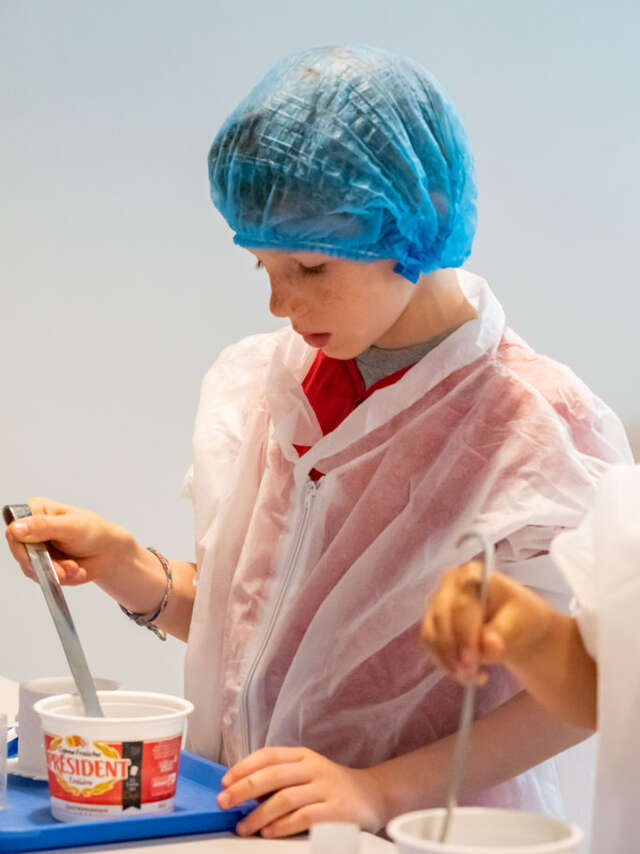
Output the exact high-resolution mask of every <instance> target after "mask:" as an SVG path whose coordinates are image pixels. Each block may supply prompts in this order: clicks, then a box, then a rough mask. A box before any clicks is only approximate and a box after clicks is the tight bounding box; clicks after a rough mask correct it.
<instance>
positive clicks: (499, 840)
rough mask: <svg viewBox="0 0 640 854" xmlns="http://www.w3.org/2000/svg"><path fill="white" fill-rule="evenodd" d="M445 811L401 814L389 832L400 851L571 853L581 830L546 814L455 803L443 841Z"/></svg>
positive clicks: (421, 853)
mask: <svg viewBox="0 0 640 854" xmlns="http://www.w3.org/2000/svg"><path fill="white" fill-rule="evenodd" d="M445 813H446V810H444V809H431V810H419V811H418V812H409V813H405V814H404V815H399V816H398V817H397V818H394V819H393V820H392V821H390V822H389V824H388V825H387V833H388V834H389V836H390V837H391V839H393V841H394V842H395V844H396V848H397V849H398V851H399V852H400V854H570V852H576V851H577V850H578V845H579V844H580V842H581V840H582V835H583V834H582V831H581V830H580V828H579V827H577V826H576V825H575V824H569V823H568V822H566V821H560V819H556V818H552V817H551V816H548V815H543V814H542V813H535V812H522V811H520V810H507V809H493V808H489V807H457V808H456V810H455V812H454V815H453V817H452V819H451V828H450V833H449V837H448V839H447V842H446V843H440V842H437V841H435V840H437V838H438V836H439V833H440V829H441V827H442V822H443V820H444V816H445Z"/></svg>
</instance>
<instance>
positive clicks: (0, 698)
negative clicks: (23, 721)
mask: <svg viewBox="0 0 640 854" xmlns="http://www.w3.org/2000/svg"><path fill="white" fill-rule="evenodd" d="M0 711H1V712H6V714H7V717H8V718H9V722H10V723H11V722H12V721H13V720H14V719H15V717H16V714H17V712H18V683H17V682H13V681H11V680H10V679H5V678H4V677H3V676H0ZM310 848H311V846H310V845H309V841H308V839H307V838H306V837H304V838H302V837H296V838H293V839H260V838H259V837H252V838H251V839H240V837H237V836H234V835H233V834H232V833H202V834H200V833H198V834H193V835H190V836H167V837H162V838H159V839H140V840H135V841H130V842H118V843H113V842H112V843H109V844H106V845H83V846H74V847H73V848H56V852H57V854H83V852H85V854H87V852H96V854H101V852H102V854H104V852H106V851H118V852H120V854H151V852H154V854H200V852H205V851H206V852H208V854H222V852H227V851H228V852H229V854H260V852H264V854H309V851H310ZM393 852H395V846H394V845H393V844H392V843H391V842H386V841H385V840H384V839H380V838H379V837H377V836H374V835H373V834H371V833H361V834H360V848H359V854H393Z"/></svg>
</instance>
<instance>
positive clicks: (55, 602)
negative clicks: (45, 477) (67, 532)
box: [2, 504, 104, 718]
mask: <svg viewBox="0 0 640 854" xmlns="http://www.w3.org/2000/svg"><path fill="white" fill-rule="evenodd" d="M2 515H3V516H4V521H5V522H6V523H7V525H9V524H11V522H15V520H16V519H24V518H25V517H26V516H31V508H30V507H29V505H28V504H7V505H6V506H5V507H3V509H2ZM24 546H25V548H26V550H27V554H28V555H29V559H30V560H31V566H32V567H33V571H34V572H35V574H36V576H37V578H38V581H39V582H40V587H41V588H42V593H43V594H44V598H45V601H46V603H47V606H48V607H49V611H50V612H51V616H52V617H53V622H54V625H55V627H56V629H57V632H58V636H59V638H60V641H61V642H62V648H63V649H64V654H65V655H66V657H67V661H68V662H69V667H70V669H71V674H72V675H73V678H74V679H75V682H76V686H77V688H78V692H79V693H80V699H81V700H82V705H83V706H84V710H85V714H86V715H87V716H89V717H93V718H103V717H104V712H103V711H102V706H101V705H100V701H99V700H98V695H97V693H96V686H95V685H94V683H93V678H92V676H91V672H90V671H89V665H88V664H87V658H86V656H85V654H84V650H83V648H82V644H81V643H80V638H79V637H78V632H77V631H76V627H75V625H74V623H73V619H72V618H71V612H70V611H69V606H68V605H67V600H66V599H65V598H64V593H63V592H62V587H61V586H60V582H59V581H58V576H57V575H56V571H55V569H54V568H53V562H52V560H51V555H50V554H49V550H48V549H47V547H46V545H45V544H44V543H24Z"/></svg>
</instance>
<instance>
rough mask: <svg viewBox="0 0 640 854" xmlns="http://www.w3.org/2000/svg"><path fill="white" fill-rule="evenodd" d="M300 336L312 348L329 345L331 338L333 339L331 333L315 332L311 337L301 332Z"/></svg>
mask: <svg viewBox="0 0 640 854" xmlns="http://www.w3.org/2000/svg"><path fill="white" fill-rule="evenodd" d="M300 334H301V335H302V337H303V338H304V340H305V341H306V342H307V344H308V345H309V346H310V347H318V348H320V347H324V346H326V345H327V344H328V343H329V338H331V333H330V332H314V333H312V334H309V335H304V334H303V333H302V332H301V333H300Z"/></svg>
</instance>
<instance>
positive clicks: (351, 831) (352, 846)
mask: <svg viewBox="0 0 640 854" xmlns="http://www.w3.org/2000/svg"><path fill="white" fill-rule="evenodd" d="M309 837H310V839H311V854H358V849H359V847H360V828H359V826H358V825H357V824H354V823H353V822H350V821H320V822H317V823H316V824H312V825H311V832H310V834H309Z"/></svg>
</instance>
